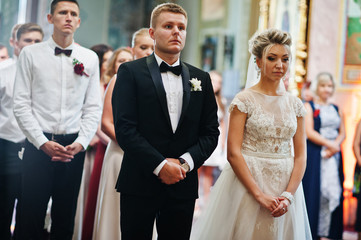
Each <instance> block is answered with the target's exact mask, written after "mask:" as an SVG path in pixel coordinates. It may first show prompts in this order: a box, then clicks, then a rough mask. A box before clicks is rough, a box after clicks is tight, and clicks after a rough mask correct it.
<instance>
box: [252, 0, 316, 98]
mask: <svg viewBox="0 0 361 240" xmlns="http://www.w3.org/2000/svg"><path fill="white" fill-rule="evenodd" d="M310 1H311V0H309V2H310ZM307 2H308V1H307V0H297V9H298V13H297V14H298V26H295V27H298V30H297V38H296V39H295V38H294V39H293V40H294V44H296V46H295V50H293V51H295V52H293V56H295V62H294V67H292V68H291V70H292V69H293V70H292V72H291V77H290V79H289V87H288V90H289V91H290V92H292V93H294V94H298V95H300V91H301V88H302V83H303V82H304V79H305V76H306V73H307V70H306V66H305V60H306V59H307V43H306V35H307V9H308V4H307ZM277 4H281V3H279V1H277V0H259V9H260V16H259V25H258V30H259V31H262V30H265V29H267V28H270V27H275V26H271V25H274V24H275V23H274V20H273V21H272V19H275V16H271V14H272V15H274V14H280V13H277V11H275V9H276V8H277Z"/></svg>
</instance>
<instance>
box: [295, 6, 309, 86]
mask: <svg viewBox="0 0 361 240" xmlns="http://www.w3.org/2000/svg"><path fill="white" fill-rule="evenodd" d="M298 9H299V32H298V37H297V43H296V66H295V82H296V84H297V86H298V91H301V89H300V85H301V83H303V81H304V78H305V76H306V72H307V71H306V68H305V60H306V58H307V52H306V50H307V45H306V31H307V2H306V0H299V3H298Z"/></svg>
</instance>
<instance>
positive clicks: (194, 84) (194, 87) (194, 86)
mask: <svg viewBox="0 0 361 240" xmlns="http://www.w3.org/2000/svg"><path fill="white" fill-rule="evenodd" d="M189 82H190V83H191V91H195V92H198V91H202V86H201V80H198V79H197V78H192V79H191V80H189Z"/></svg>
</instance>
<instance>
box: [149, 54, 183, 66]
mask: <svg viewBox="0 0 361 240" xmlns="http://www.w3.org/2000/svg"><path fill="white" fill-rule="evenodd" d="M154 57H155V60H157V63H158V66H160V64H161V63H162V62H165V63H167V62H166V61H164V60H163V59H161V58H160V57H159V56H158V55H157V54H156V53H155V52H154ZM179 62H180V61H179V58H178V59H177V61H175V63H173V64H172V65H169V64H168V63H167V64H168V65H169V66H172V67H175V66H178V65H179V64H180V63H179Z"/></svg>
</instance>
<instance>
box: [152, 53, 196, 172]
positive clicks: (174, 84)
mask: <svg viewBox="0 0 361 240" xmlns="http://www.w3.org/2000/svg"><path fill="white" fill-rule="evenodd" d="M154 56H155V59H156V60H157V63H158V66H160V64H161V63H162V62H163V60H162V59H161V58H160V57H159V56H157V54H155V53H154ZM164 62H165V61H164ZM165 63H166V62H165ZM166 64H168V63H166ZM179 64H180V61H179V59H178V60H177V61H176V62H175V63H174V64H173V65H170V66H172V67H175V66H178V65H179ZM168 65H169V64H168ZM161 77H162V82H163V86H164V90H165V92H166V96H167V106H168V112H169V117H170V122H171V124H172V130H173V133H175V131H176V130H177V126H178V122H179V118H180V115H181V113H182V105H183V81H182V75H179V76H177V75H175V74H174V73H172V72H170V71H168V72H162V73H161ZM181 158H183V159H184V160H185V161H186V162H187V163H188V165H189V167H190V170H192V169H193V168H194V162H193V159H192V156H191V155H190V153H188V152H187V153H184V154H183V155H182V156H181ZM166 162H167V160H164V161H162V162H161V163H160V164H159V165H158V167H157V168H156V169H154V171H153V173H154V174H155V175H157V176H158V174H159V172H160V170H161V169H162V168H163V166H164V165H165V164H166Z"/></svg>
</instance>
